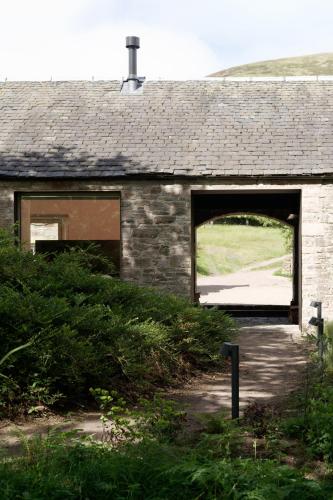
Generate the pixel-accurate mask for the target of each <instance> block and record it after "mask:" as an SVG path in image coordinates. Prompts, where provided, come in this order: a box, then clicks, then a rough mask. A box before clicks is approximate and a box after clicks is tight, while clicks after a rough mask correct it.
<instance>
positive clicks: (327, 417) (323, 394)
mask: <svg viewBox="0 0 333 500" xmlns="http://www.w3.org/2000/svg"><path fill="white" fill-rule="evenodd" d="M283 427H284V430H285V432H286V433H287V434H288V435H289V436H291V437H295V438H298V439H302V440H303V441H304V443H305V444H306V446H307V450H308V451H309V452H310V453H311V455H312V456H314V457H316V458H319V459H323V460H325V461H326V462H329V463H333V386H332V385H330V384H329V383H327V381H325V382H324V383H322V384H318V385H315V386H314V387H312V388H311V394H310V395H309V397H308V399H307V401H306V403H305V408H304V413H303V414H302V415H300V416H297V417H294V418H291V419H289V420H286V422H284V425H283Z"/></svg>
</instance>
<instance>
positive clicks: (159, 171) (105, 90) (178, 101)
mask: <svg viewBox="0 0 333 500" xmlns="http://www.w3.org/2000/svg"><path fill="white" fill-rule="evenodd" d="M120 88H121V83H120V82H117V81H112V82H104V81H102V82H87V81H85V82H15V83H11V82H6V83H1V84H0V176H1V177H30V178H31V177H34V178H54V177H56V178H63V177H68V178H69V177H70V178H73V177H81V178H85V177H115V176H116V177H118V176H131V175H140V176H141V177H142V176H152V175H159V176H160V175H161V176H202V175H203V176H257V175H260V176H272V175H274V176H276V175H312V174H332V173H333V81H329V80H326V81H223V80H219V81H216V80H214V81H209V80H208V81H207V80H203V81H201V80H199V81H186V82H181V81H174V82H171V81H161V82H147V83H145V84H144V88H143V92H142V94H140V93H138V95H124V94H121V93H120Z"/></svg>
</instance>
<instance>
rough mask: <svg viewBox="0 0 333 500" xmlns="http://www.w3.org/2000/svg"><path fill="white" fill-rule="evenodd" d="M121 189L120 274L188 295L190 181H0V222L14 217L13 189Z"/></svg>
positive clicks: (6, 223)
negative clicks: (186, 184)
mask: <svg viewBox="0 0 333 500" xmlns="http://www.w3.org/2000/svg"><path fill="white" fill-rule="evenodd" d="M50 190H51V191H58V192H63V191H78V190H82V191H115V192H120V193H121V241H122V261H121V276H122V278H123V279H125V280H128V281H134V282H136V283H138V284H141V285H149V286H156V287H159V288H162V289H164V290H167V291H170V292H175V293H179V294H181V295H184V296H187V297H191V294H192V280H191V197H190V187H189V186H187V187H184V186H182V185H181V184H177V183H167V184H166V183H163V184H160V183H156V182H144V181H142V182H140V181H135V182H133V181H131V182H126V183H111V182H110V183H109V184H106V182H104V183H100V182H96V183H91V182H90V183H89V182H84V181H75V182H70V181H66V182H65V183H62V182H23V181H20V182H1V183H0V227H10V226H11V225H12V224H13V223H14V192H38V191H41V192H47V191H50Z"/></svg>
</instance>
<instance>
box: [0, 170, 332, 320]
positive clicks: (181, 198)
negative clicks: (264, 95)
mask: <svg viewBox="0 0 333 500" xmlns="http://www.w3.org/2000/svg"><path fill="white" fill-rule="evenodd" d="M286 188H290V189H300V190H301V193H302V195H301V215H300V217H301V236H300V238H301V254H302V257H301V262H300V268H301V280H300V286H301V288H302V293H301V297H302V304H301V313H302V320H301V321H302V324H303V325H304V326H306V325H307V323H308V320H309V318H310V316H311V315H312V314H313V313H314V311H313V309H312V308H311V307H310V302H311V300H322V302H323V313H324V316H325V317H326V318H330V319H332V318H333V183H330V182H328V181H325V182H322V181H321V182H319V181H318V182H317V181H314V180H312V181H311V180H310V181H305V180H304V181H300V180H297V181H296V180H295V181H294V182H291V181H289V183H288V184H287V183H286V181H284V180H279V181H278V180H277V181H275V182H272V181H270V182H269V181H268V180H267V181H263V180H260V181H258V182H256V181H255V180H248V181H246V180H244V181H241V180H240V181H238V182H237V183H235V182H234V181H231V180H229V181H228V180H223V181H221V180H212V179H209V178H206V179H204V180H200V181H197V182H194V181H190V180H187V181H184V182H182V183H181V182H180V181H178V182H172V181H163V182H160V181H139V180H138V181H126V182H125V181H123V182H107V181H103V183H102V182H94V183H93V182H87V181H75V182H74V181H73V182H71V181H66V182H61V181H53V182H46V181H44V182H28V181H2V182H1V183H0V226H2V227H5V226H6V227H9V226H11V224H12V223H13V222H14V192H23V191H25V192H31V191H34V192H36V191H50V190H51V191H54V190H55V191H77V190H83V191H100V190H103V191H105V190H108V191H109V190H110V191H118V192H120V193H121V239H122V265H121V275H122V277H123V278H124V279H126V280H129V281H135V282H137V283H139V284H142V285H151V286H157V287H160V288H162V289H164V290H168V291H172V292H175V293H178V294H181V295H185V296H188V297H190V296H191V294H192V293H193V284H192V283H193V280H192V248H191V246H192V245H191V231H192V229H191V190H201V191H202V190H221V191H223V190H234V189H235V190H252V189H260V190H278V189H286Z"/></svg>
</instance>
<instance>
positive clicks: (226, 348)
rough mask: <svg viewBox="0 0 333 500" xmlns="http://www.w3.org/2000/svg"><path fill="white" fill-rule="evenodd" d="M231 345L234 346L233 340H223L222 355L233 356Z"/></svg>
mask: <svg viewBox="0 0 333 500" xmlns="http://www.w3.org/2000/svg"><path fill="white" fill-rule="evenodd" d="M231 346H232V344H231V342H223V344H222V347H221V350H220V354H221V356H224V357H225V358H228V357H229V356H231Z"/></svg>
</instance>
